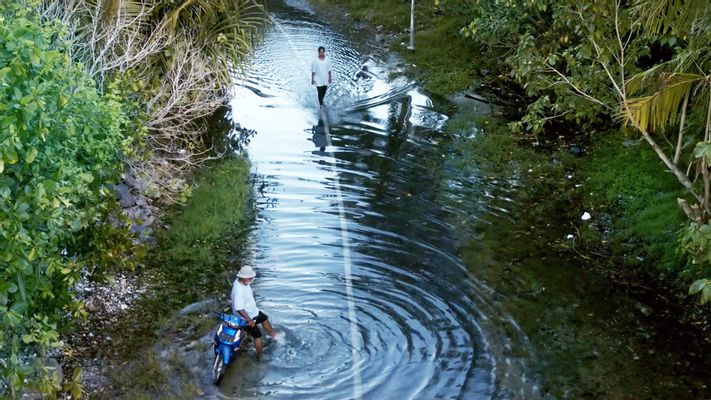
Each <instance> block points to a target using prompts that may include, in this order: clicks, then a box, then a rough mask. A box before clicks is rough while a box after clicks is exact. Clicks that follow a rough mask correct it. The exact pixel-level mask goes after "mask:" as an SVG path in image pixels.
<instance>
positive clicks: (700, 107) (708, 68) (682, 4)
mask: <svg viewBox="0 0 711 400" xmlns="http://www.w3.org/2000/svg"><path fill="white" fill-rule="evenodd" d="M636 11H637V13H638V16H639V20H640V21H641V33H642V34H645V35H657V34H672V35H674V36H676V37H679V38H681V39H683V40H686V41H687V42H688V45H687V46H686V48H684V49H683V50H682V51H681V52H679V53H678V54H677V55H676V56H675V57H674V58H673V59H672V60H670V61H668V62H666V63H662V64H659V65H657V66H654V67H652V68H650V69H649V70H647V71H644V72H642V73H640V74H638V75H636V76H634V77H632V78H631V79H629V80H628V81H627V82H626V91H625V93H626V94H628V95H635V96H637V97H626V96H622V101H621V106H620V114H621V117H622V118H623V120H624V121H625V122H627V123H629V124H631V125H632V126H634V127H635V128H636V129H637V130H639V131H640V132H641V133H642V135H643V136H644V137H645V138H646V139H648V141H650V140H652V141H653V139H652V138H651V134H652V133H654V132H658V131H660V130H663V129H665V128H667V127H669V126H674V125H676V124H677V123H678V124H679V132H678V137H677V144H676V150H675V152H674V158H673V160H672V161H671V162H670V160H669V159H668V157H666V155H665V154H663V152H660V151H657V154H659V155H660V158H661V159H662V160H663V161H664V162H665V164H666V165H667V167H668V168H669V170H670V171H672V172H673V173H674V174H675V175H676V176H677V178H678V179H679V181H680V182H681V183H682V184H683V185H684V186H685V187H686V188H687V189H688V190H689V192H690V193H691V194H692V196H693V197H694V198H695V199H696V201H697V204H691V205H690V204H689V203H688V202H687V201H686V200H685V199H678V202H679V205H680V206H681V207H682V209H683V210H684V212H685V213H686V215H687V216H688V217H689V219H690V220H691V223H690V224H689V227H688V228H687V229H686V230H685V231H684V234H683V235H682V249H683V250H684V251H686V252H687V253H689V254H691V255H692V257H693V259H694V262H695V263H698V264H701V265H708V264H709V263H711V226H710V225H709V220H711V204H710V201H711V163H710V162H709V160H711V47H709V43H711V24H710V23H709V21H710V20H709V16H711V5H710V4H709V3H708V2H707V1H706V0H685V1H679V0H639V1H638V2H637V4H636ZM688 112H697V113H698V114H699V116H700V117H701V120H702V121H703V129H702V130H701V131H700V132H687V130H686V120H687V113H688ZM687 134H691V135H694V134H695V136H696V140H697V143H696V146H695V148H694V151H693V153H692V155H691V160H690V163H689V166H688V168H687V169H686V170H687V173H686V174H683V175H682V174H681V172H682V170H681V168H680V166H679V162H680V158H681V153H682V147H683V144H684V136H685V135H687ZM655 150H658V149H655ZM692 171H693V172H694V173H693V174H692V176H693V178H694V182H696V181H698V180H699V179H698V178H699V177H700V181H701V185H700V186H701V193H699V192H698V190H697V189H696V187H697V186H698V185H695V184H694V183H693V182H692V180H691V179H689V177H688V175H687V174H688V173H689V172H692ZM689 293H690V294H696V293H701V302H702V304H703V303H706V302H708V301H709V300H711V280H708V279H699V280H697V281H695V282H694V283H693V284H692V285H691V287H690V288H689Z"/></svg>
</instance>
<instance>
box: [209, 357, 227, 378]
mask: <svg viewBox="0 0 711 400" xmlns="http://www.w3.org/2000/svg"><path fill="white" fill-rule="evenodd" d="M226 369H227V365H226V364H225V361H224V360H223V359H222V354H216V355H215V362H214V363H213V364H212V383H214V384H215V385H219V384H220V382H222V378H224V377H225V370H226Z"/></svg>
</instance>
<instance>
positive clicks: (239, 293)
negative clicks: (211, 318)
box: [232, 279, 259, 318]
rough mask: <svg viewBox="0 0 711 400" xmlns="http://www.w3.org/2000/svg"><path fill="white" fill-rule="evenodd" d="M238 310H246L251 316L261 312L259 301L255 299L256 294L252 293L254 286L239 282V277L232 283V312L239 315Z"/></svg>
mask: <svg viewBox="0 0 711 400" xmlns="http://www.w3.org/2000/svg"><path fill="white" fill-rule="evenodd" d="M238 310H244V311H246V312H247V314H248V315H249V317H250V318H254V317H256V316H257V315H258V314H259V308H257V302H256V301H254V295H253V294H252V287H251V286H249V285H243V284H241V283H239V279H235V283H233V284H232V312H233V313H234V314H235V315H239V314H238V313H237V311H238Z"/></svg>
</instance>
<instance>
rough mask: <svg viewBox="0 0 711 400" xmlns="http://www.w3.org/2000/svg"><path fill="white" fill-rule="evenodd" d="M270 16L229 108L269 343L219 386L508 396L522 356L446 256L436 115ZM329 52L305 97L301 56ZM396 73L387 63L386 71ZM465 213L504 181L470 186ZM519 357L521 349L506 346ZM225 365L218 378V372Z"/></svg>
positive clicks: (285, 19)
mask: <svg viewBox="0 0 711 400" xmlns="http://www.w3.org/2000/svg"><path fill="white" fill-rule="evenodd" d="M270 11H271V15H272V18H273V21H272V22H273V24H272V27H271V29H270V30H269V32H268V33H267V36H266V40H265V42H264V43H263V44H262V45H261V46H260V47H259V48H258V50H257V52H256V55H255V57H254V64H253V65H252V66H250V67H249V68H248V69H247V70H246V71H245V72H244V76H243V78H242V79H240V81H239V84H238V86H237V87H236V88H235V91H236V94H235V98H236V100H235V102H234V104H233V113H234V119H235V121H237V122H238V123H239V124H240V125H241V126H242V127H244V128H247V129H254V130H256V131H257V135H256V136H255V137H254V138H253V139H252V142H251V143H250V146H249V155H250V159H251V160H252V162H253V171H254V173H255V175H256V177H257V178H256V180H257V188H258V199H257V202H258V216H257V222H256V225H257V228H256V230H255V232H254V233H253V238H252V239H251V240H252V242H253V243H254V244H253V246H252V249H251V256H252V257H253V260H252V261H251V263H252V264H253V266H254V267H255V269H256V270H257V271H258V274H259V276H258V279H257V282H256V284H255V292H256V293H257V301H258V303H259V304H260V307H261V308H262V309H263V310H265V312H267V313H268V314H269V315H270V318H271V319H272V320H273V323H274V325H275V326H276V327H277V329H279V330H282V331H283V332H284V333H285V340H284V341H283V343H282V342H272V343H271V345H270V348H269V349H268V350H267V353H268V354H269V355H270V360H269V362H268V363H259V364H252V361H250V360H247V361H244V362H245V364H246V365H243V366H239V367H238V368H232V369H231V370H229V371H228V375H229V376H227V377H226V378H225V381H224V382H223V384H222V387H221V390H222V394H223V395H225V396H226V397H231V396H234V397H242V396H248V397H249V396H255V397H262V396H264V397H268V398H284V399H286V398H289V399H293V398H304V399H315V398H334V399H336V398H375V397H374V396H377V398H413V397H419V398H454V399H456V398H467V399H475V398H482V399H485V398H486V399H488V398H491V397H492V396H493V395H494V394H495V393H496V392H497V390H498V389H497V385H500V383H501V381H503V380H507V381H510V384H511V385H512V387H517V390H519V391H521V393H534V392H535V390H536V386H535V383H534V381H533V380H531V379H530V378H527V377H526V376H525V374H524V373H523V371H525V368H523V361H521V360H524V359H530V358H531V355H530V354H523V355H521V354H519V355H517V357H514V356H513V355H511V354H509V353H510V351H511V349H512V348H516V349H517V350H518V351H521V349H524V351H525V350H526V348H527V344H526V337H525V335H523V334H522V333H521V332H520V330H519V329H518V328H517V326H516V323H515V321H514V320H513V319H512V318H511V317H510V316H509V315H507V314H506V313H505V312H504V311H503V310H501V309H500V307H499V306H498V305H497V302H496V299H495V294H494V292H493V291H492V290H491V289H489V288H488V287H487V286H486V285H484V284H483V283H481V282H479V281H477V280H476V279H474V278H473V277H471V276H470V274H468V273H467V271H466V269H465V268H464V266H463V265H462V263H461V261H460V260H459V259H458V258H457V257H456V255H455V250H456V248H455V246H454V243H453V241H452V238H451V232H450V231H451V229H450V228H451V226H450V224H449V223H448V219H449V218H451V217H452V215H451V214H452V213H456V212H457V210H454V209H452V210H447V209H446V207H443V206H444V204H443V203H442V202H441V200H445V199H446V198H447V196H450V195H452V193H453V192H452V191H448V190H447V187H446V186H447V185H448V182H447V181H446V180H442V177H441V175H442V173H443V163H444V158H443V154H441V151H440V149H439V146H438V141H439V137H440V136H441V132H440V130H441V128H442V126H443V124H444V123H445V121H446V120H447V117H446V116H445V115H443V114H440V113H438V112H437V111H435V110H434V108H433V106H432V102H431V101H430V100H429V99H428V98H427V97H426V96H425V95H423V94H422V93H420V92H419V91H418V90H417V88H416V87H415V86H414V85H413V84H412V82H410V81H408V80H407V79H405V78H402V77H395V78H392V77H391V76H390V75H391V74H392V73H393V72H396V71H397V69H398V65H396V64H393V63H392V62H390V61H387V60H383V59H381V58H379V56H378V55H376V54H371V53H365V52H363V51H362V50H360V49H357V48H355V47H354V45H353V44H351V43H350V42H349V41H348V40H346V39H345V38H343V37H341V36H340V35H339V34H338V33H336V32H335V31H333V30H332V29H331V28H329V27H328V26H324V25H322V24H320V23H318V22H316V20H315V18H314V17H313V15H312V14H311V13H309V11H308V8H305V7H302V8H294V7H289V6H288V5H286V6H280V5H278V4H275V5H272V6H271V7H270ZM320 45H323V46H325V47H326V49H327V53H328V54H329V55H330V56H331V57H332V62H333V65H334V84H333V85H332V86H331V87H330V88H329V90H328V93H327V95H326V101H325V103H326V108H325V110H324V111H320V110H319V109H318V103H317V99H316V90H315V88H313V87H312V86H311V85H310V62H311V60H312V59H313V57H314V56H315V55H316V49H317V47H318V46H320ZM396 75H397V74H396ZM480 189H481V194H482V198H483V197H484V196H485V193H486V195H487V196H490V197H492V199H490V200H491V201H487V202H486V203H482V209H481V213H482V214H486V213H492V214H497V213H502V212H506V209H505V205H506V193H505V190H504V189H502V188H498V187H496V186H491V187H483V186H482V187H481V188H480ZM522 356H523V357H522ZM230 374H231V375H230Z"/></svg>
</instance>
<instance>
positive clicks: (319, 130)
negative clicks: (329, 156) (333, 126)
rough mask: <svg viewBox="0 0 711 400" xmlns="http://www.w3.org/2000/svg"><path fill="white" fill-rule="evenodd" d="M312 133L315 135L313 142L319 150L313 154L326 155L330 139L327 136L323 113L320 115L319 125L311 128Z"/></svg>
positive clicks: (312, 138)
mask: <svg viewBox="0 0 711 400" xmlns="http://www.w3.org/2000/svg"><path fill="white" fill-rule="evenodd" d="M311 132H312V133H313V136H312V137H311V141H312V142H313V143H314V146H316V147H317V148H318V152H313V154H317V155H325V151H326V146H328V142H329V140H330V138H329V137H328V136H327V134H326V127H325V126H324V123H323V116H322V114H321V113H319V118H318V124H316V125H314V126H313V127H311Z"/></svg>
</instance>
